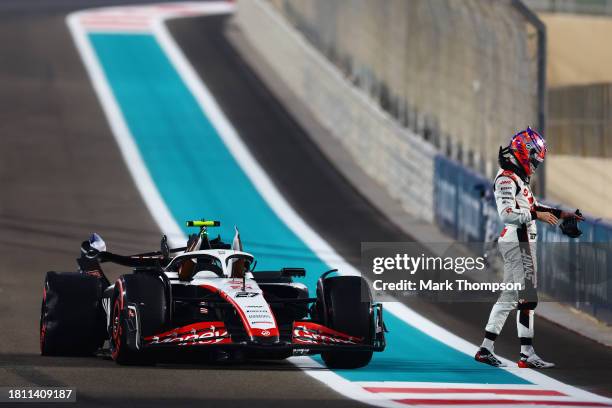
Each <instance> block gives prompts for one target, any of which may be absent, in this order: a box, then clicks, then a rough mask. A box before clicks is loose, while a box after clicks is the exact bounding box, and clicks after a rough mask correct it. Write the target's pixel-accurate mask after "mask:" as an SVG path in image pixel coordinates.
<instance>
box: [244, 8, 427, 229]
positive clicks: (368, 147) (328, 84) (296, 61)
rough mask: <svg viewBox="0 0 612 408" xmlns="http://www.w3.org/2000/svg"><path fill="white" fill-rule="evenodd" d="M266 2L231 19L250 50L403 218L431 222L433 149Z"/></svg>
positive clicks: (245, 9) (246, 9)
mask: <svg viewBox="0 0 612 408" xmlns="http://www.w3.org/2000/svg"><path fill="white" fill-rule="evenodd" d="M277 13H278V12H277V11H276V10H275V9H274V8H273V7H272V6H271V5H270V4H269V3H268V2H266V1H262V0H241V1H239V2H238V12H237V14H236V20H237V22H238V24H239V25H240V27H241V29H242V30H243V31H244V32H245V34H246V35H247V37H248V38H249V40H250V41H251V43H252V45H253V46H254V47H255V48H256V49H257V50H258V52H259V53H260V54H262V56H263V57H264V58H266V60H267V61H268V63H269V64H270V65H271V66H272V67H273V69H274V70H275V71H276V73H277V74H278V75H279V76H280V77H281V79H282V80H283V81H284V82H285V83H286V84H287V86H288V87H289V88H290V89H291V90H292V91H293V92H294V93H295V94H296V95H297V96H298V97H299V98H301V99H302V100H303V101H305V102H306V104H307V105H308V106H309V107H310V109H311V111H312V112H313V114H314V116H315V117H316V118H317V119H318V120H319V121H320V122H321V124H323V125H324V126H326V127H327V128H328V129H329V130H330V133H331V134H332V135H333V136H334V137H335V138H337V139H338V140H339V141H340V142H341V143H342V144H343V146H344V147H345V148H346V149H347V150H348V151H349V153H350V154H351V155H352V156H353V158H354V159H355V161H356V162H357V164H358V165H359V166H360V167H361V168H362V169H363V170H364V171H365V173H366V174H368V175H369V176H370V177H372V178H373V179H375V180H376V181H377V182H378V183H380V184H381V185H382V186H383V187H384V188H386V189H387V190H388V192H389V193H390V194H391V196H392V197H394V198H395V199H397V200H399V201H400V202H401V204H402V206H403V207H404V208H405V209H406V211H408V212H409V213H411V214H413V215H415V216H417V217H419V218H422V219H424V220H427V221H430V222H431V221H433V219H434V216H433V208H434V205H433V204H434V203H433V190H434V188H433V176H434V158H435V156H436V149H435V148H434V147H433V146H432V145H430V144H429V143H427V142H426V141H424V140H423V139H422V138H420V137H419V136H417V135H415V134H414V133H412V132H411V131H410V130H408V129H406V128H403V127H401V126H400V125H399V124H398V123H397V122H395V121H394V120H393V119H392V118H391V117H390V116H389V115H388V113H387V112H385V111H383V110H381V109H380V108H379V107H378V106H377V105H376V104H375V103H373V101H372V100H370V99H368V97H367V96H366V95H364V94H363V93H361V92H360V91H359V90H357V89H356V88H355V87H354V86H353V84H352V83H351V82H350V81H349V80H348V78H346V77H345V76H344V75H343V74H342V73H341V72H340V71H339V70H338V69H337V68H336V67H335V66H334V65H333V64H332V63H330V62H329V61H328V60H326V59H325V58H324V57H323V56H322V55H321V54H319V52H318V51H317V50H315V49H314V48H313V47H312V46H311V45H310V44H309V43H308V42H307V41H306V40H305V39H304V38H303V37H302V36H301V34H300V33H298V32H297V31H296V30H295V29H294V28H293V27H291V26H289V25H288V24H287V23H286V22H285V21H284V20H283V18H282V17H281V16H279V15H278V14H277Z"/></svg>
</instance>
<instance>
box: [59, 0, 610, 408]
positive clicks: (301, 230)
mask: <svg viewBox="0 0 612 408" xmlns="http://www.w3.org/2000/svg"><path fill="white" fill-rule="evenodd" d="M208 4H209V5H211V7H210V10H207V9H206V7H204V6H203V7H201V8H200V10H199V11H200V12H201V13H202V14H219V13H229V12H231V11H232V10H233V5H231V4H229V3H208ZM79 13H80V12H77V13H72V14H70V15H69V16H68V17H67V23H68V26H69V28H70V31H71V33H72V37H73V38H74V41H75V44H76V46H77V49H78V51H79V52H80V54H81V56H82V58H83V62H84V64H85V67H86V69H87V72H88V73H89V76H90V79H91V81H92V83H93V85H94V89H95V91H96V93H97V95H98V97H99V98H100V102H101V103H102V107H103V110H104V112H105V114H106V117H107V120H108V121H109V124H110V126H111V129H112V131H113V134H114V136H115V139H116V140H117V143H118V145H119V148H120V150H121V153H122V156H123V158H124V161H125V162H126V164H127V166H128V169H129V171H130V173H131V175H132V178H133V179H134V182H135V184H136V186H137V187H138V190H139V192H140V194H141V195H142V197H143V200H144V201H145V203H146V205H147V208H148V209H149V211H150V213H151V214H152V216H153V218H154V219H155V221H156V222H157V224H158V226H159V228H160V230H161V231H165V232H166V233H167V234H168V237H169V239H170V240H171V242H172V243H173V244H174V245H180V244H182V241H184V238H185V237H184V234H183V232H182V231H181V229H180V228H179V226H178V224H177V223H176V221H175V220H174V218H173V217H172V214H171V213H170V211H169V209H168V208H167V206H166V204H165V203H164V201H163V199H162V197H161V195H160V194H159V191H158V190H157V188H156V186H155V183H154V182H153V180H152V178H151V176H150V174H149V173H148V170H147V168H146V166H145V164H144V162H143V160H142V157H141V156H140V153H139V151H138V148H137V146H136V144H135V143H134V139H133V137H132V135H131V134H130V131H129V129H128V127H127V125H126V123H125V119H124V118H123V115H122V114H121V110H120V108H119V105H118V103H117V101H116V100H115V98H114V96H113V94H112V91H111V89H110V86H109V84H108V82H107V81H106V78H105V76H104V73H103V71H102V68H101V65H100V62H99V61H98V59H97V57H96V55H95V52H94V50H93V48H92V46H91V43H90V42H89V40H88V38H87V32H86V30H85V29H84V28H83V27H82V26H81V24H80V22H79V18H78V16H79ZM169 18H177V16H175V15H167V16H164V15H156V16H155V18H154V21H153V24H152V33H153V35H154V36H155V37H156V38H157V40H158V42H159V44H160V46H161V47H162V49H163V50H164V51H165V52H166V53H167V55H168V57H169V59H170V60H171V62H172V64H173V65H174V67H175V68H176V70H177V72H178V74H179V76H180V77H181V78H182V80H183V81H184V83H185V85H186V86H187V87H188V89H189V90H190V91H191V92H192V94H193V95H194V97H195V99H196V100H197V102H198V104H199V105H200V108H201V109H202V112H203V114H204V115H205V116H206V117H207V118H208V119H209V120H210V121H211V122H212V123H213V125H214V127H215V129H216V130H217V132H218V133H219V136H220V137H221V139H222V140H223V142H224V144H225V145H226V146H227V148H228V149H229V151H230V152H231V153H232V155H233V156H234V158H235V159H236V161H237V163H239V165H240V166H241V168H242V170H243V171H244V172H245V174H246V175H247V176H248V177H249V179H250V180H251V182H252V183H253V185H254V186H255V188H256V189H257V191H258V192H259V193H260V194H261V196H262V197H263V198H264V200H265V201H266V202H267V204H268V205H269V206H270V208H271V209H272V210H273V211H274V212H275V213H276V215H277V216H278V217H279V218H280V219H281V220H282V221H283V222H284V223H285V224H286V225H287V226H288V227H289V228H290V229H291V230H292V231H293V233H294V234H296V236H298V237H299V238H300V239H301V240H302V241H303V242H304V243H305V244H306V245H307V246H308V247H309V248H310V249H311V250H312V251H313V252H314V253H315V254H318V255H319V254H325V256H324V257H322V259H329V257H330V255H331V257H332V258H334V262H330V263H332V264H333V266H334V267H336V268H338V269H339V270H341V271H342V272H343V273H344V274H351V275H355V274H357V275H358V274H359V272H358V271H357V270H356V269H355V268H354V267H353V266H352V265H350V264H349V263H348V262H346V260H344V259H343V258H342V257H341V256H340V255H339V254H337V253H336V251H335V250H334V249H333V248H332V247H331V246H330V245H329V244H328V243H327V242H326V241H325V240H324V239H323V238H322V237H321V236H320V235H319V234H317V233H316V232H315V231H314V230H313V229H312V228H310V226H309V225H308V224H307V223H306V222H305V221H304V220H303V219H302V218H301V217H300V216H299V215H298V214H297V212H296V211H295V210H294V209H293V208H292V207H291V206H290V205H289V203H288V202H287V201H286V200H285V198H284V197H283V196H282V195H281V194H280V192H279V191H278V189H277V188H276V187H275V186H274V184H273V182H272V180H271V179H270V178H269V177H268V175H267V174H266V173H265V172H264V170H263V169H262V168H261V166H260V165H259V163H258V162H257V161H256V160H255V159H254V158H253V156H252V155H251V153H250V151H249V150H248V148H247V147H246V146H245V144H244V143H243V142H242V140H241V139H240V137H239V136H238V133H237V132H236V130H235V128H234V127H233V126H232V124H231V123H230V122H229V121H228V120H227V118H226V117H225V115H224V114H223V112H222V111H221V109H220V108H219V106H218V104H217V103H216V101H215V99H214V97H213V96H212V94H211V93H210V91H209V90H208V88H207V87H206V86H205V84H203V83H202V81H201V80H200V78H199V77H198V75H197V73H196V72H195V70H194V68H193V67H192V66H191V64H190V63H189V61H188V60H187V58H186V57H185V55H184V54H183V52H182V51H181V49H180V48H179V47H178V45H177V44H176V42H175V41H174V39H173V38H172V36H171V35H170V33H169V32H168V29H167V27H166V25H165V21H166V20H167V19H169ZM385 308H386V309H387V311H389V312H390V313H392V314H394V315H395V316H397V317H398V318H399V319H401V320H403V321H404V322H406V323H408V324H409V325H411V326H413V327H416V328H418V329H419V330H421V331H423V332H424V333H426V334H428V335H429V336H431V337H433V338H435V339H437V340H439V341H441V342H442V343H444V344H445V345H447V346H448V347H451V348H454V349H456V350H459V351H461V352H463V353H465V354H467V355H470V356H471V355H473V354H474V352H475V351H476V349H477V347H476V346H475V345H473V344H470V343H469V342H467V341H466V340H464V339H463V338H461V337H458V336H456V335H455V334H453V333H450V332H449V331H448V330H446V329H444V328H442V327H440V326H438V325H436V324H435V323H433V322H432V321H430V320H429V319H426V318H425V317H423V316H421V315H419V314H418V313H416V312H414V311H413V310H411V309H409V308H408V307H407V306H405V305H403V304H401V303H399V302H392V303H386V304H385ZM291 361H292V362H293V363H294V364H296V365H297V366H298V367H300V368H303V369H304V370H305V372H306V373H307V374H308V375H310V376H311V377H314V378H316V379H317V380H319V381H321V382H323V383H325V384H327V385H329V386H330V387H332V388H333V389H334V390H336V391H337V392H339V393H341V394H343V395H345V396H347V397H349V398H353V399H356V400H359V401H367V402H369V403H371V404H374V405H378V406H385V407H391V406H393V407H398V406H404V405H403V404H398V403H395V402H393V401H388V400H387V401H385V400H380V399H378V398H381V397H380V396H376V395H373V394H372V393H369V392H367V391H365V390H363V389H362V388H361V387H360V386H359V385H358V384H357V383H355V382H351V381H348V380H346V379H344V378H343V377H341V376H339V375H337V374H336V373H334V372H333V371H329V370H325V369H323V367H322V366H320V365H319V364H318V363H317V362H316V361H314V360H313V359H310V358H292V359H291ZM505 361H506V362H507V363H509V364H510V365H512V366H514V364H515V362H513V361H508V360H505ZM505 369H506V370H507V371H510V372H512V373H513V374H515V375H516V376H518V377H521V378H523V379H525V380H527V381H530V382H533V383H535V384H538V385H540V386H544V387H546V388H549V389H555V390H558V391H562V392H564V393H566V394H568V395H572V396H574V397H577V398H584V399H589V400H592V401H601V402H606V403H610V402H612V401H611V400H609V399H607V398H604V397H601V396H599V395H596V394H593V393H590V392H587V391H584V390H581V389H579V388H576V387H574V386H571V385H567V384H564V383H562V382H560V381H557V380H555V379H553V378H550V377H548V376H546V375H543V374H541V373H539V372H536V371H534V370H529V369H518V368H505Z"/></svg>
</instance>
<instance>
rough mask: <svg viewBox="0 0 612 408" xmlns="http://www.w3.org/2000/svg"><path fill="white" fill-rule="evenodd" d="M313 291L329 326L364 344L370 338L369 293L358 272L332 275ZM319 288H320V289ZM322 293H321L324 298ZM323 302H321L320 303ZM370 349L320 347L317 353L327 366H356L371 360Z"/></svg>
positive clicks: (369, 341) (371, 353)
mask: <svg viewBox="0 0 612 408" xmlns="http://www.w3.org/2000/svg"><path fill="white" fill-rule="evenodd" d="M322 285H323V287H322V288H320V289H319V290H318V291H317V297H319V298H320V299H319V300H318V301H317V303H318V304H319V305H318V306H319V310H320V313H321V314H323V316H320V318H322V319H324V321H325V322H326V324H327V326H328V327H329V328H331V329H334V330H337V331H339V332H342V333H346V334H349V335H351V336H354V337H361V338H362V339H363V342H364V343H365V344H371V341H372V324H371V321H372V316H371V306H372V300H371V294H370V291H369V289H368V286H367V284H366V282H365V281H364V280H363V278H361V277H360V276H334V277H331V278H327V279H324V280H323V282H322ZM321 289H322V290H321ZM322 297H324V298H325V299H324V302H323V299H322ZM323 305H324V306H323ZM373 354H374V352H373V351H340V350H333V351H324V352H322V353H321V357H322V358H323V361H324V362H325V365H326V366H327V367H329V368H360V367H364V366H366V365H368V364H369V363H370V360H372V355H373Z"/></svg>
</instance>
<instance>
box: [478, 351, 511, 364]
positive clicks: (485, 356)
mask: <svg viewBox="0 0 612 408" xmlns="http://www.w3.org/2000/svg"><path fill="white" fill-rule="evenodd" d="M474 360H476V361H478V362H479V363H484V364H489V365H492V366H493V367H505V366H506V364H505V363H503V362H502V361H501V360H500V359H498V358H497V357H495V354H493V353H492V352H490V351H489V350H488V349H486V348H484V347H481V348H480V350H478V352H477V353H476V355H475V356H474Z"/></svg>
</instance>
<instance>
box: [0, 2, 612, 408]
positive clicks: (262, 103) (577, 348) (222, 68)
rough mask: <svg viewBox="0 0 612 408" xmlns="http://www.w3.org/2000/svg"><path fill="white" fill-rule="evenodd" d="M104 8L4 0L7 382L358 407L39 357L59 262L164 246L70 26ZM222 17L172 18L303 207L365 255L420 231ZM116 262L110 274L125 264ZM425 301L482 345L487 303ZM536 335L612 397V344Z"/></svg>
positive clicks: (302, 383)
mask: <svg viewBox="0 0 612 408" xmlns="http://www.w3.org/2000/svg"><path fill="white" fill-rule="evenodd" d="M101 3H102V2H99V4H101ZM109 3H111V2H108V1H107V2H103V4H105V5H107V4H109ZM112 3H120V2H112ZM130 3H135V2H134V1H131V2H130ZM94 5H96V3H94V2H87V3H85V2H82V1H78V2H77V1H72V2H70V1H54V2H43V1H9V2H3V3H2V5H0V38H3V39H5V40H3V41H1V42H0V55H2V57H3V62H2V64H0V89H2V92H1V93H0V106H1V107H2V109H1V110H0V112H2V121H1V122H0V126H1V129H2V130H1V132H2V149H0V183H1V186H2V195H1V198H0V254H1V255H2V256H0V328H2V334H1V335H0V386H25V385H49V386H51V385H54V386H71V387H76V388H77V393H78V399H79V402H80V403H82V404H86V405H89V406H109V405H118V406H120V405H130V406H156V405H163V406H168V405H194V404H196V403H198V404H202V403H203V402H206V403H207V404H210V406H224V407H231V406H245V405H247V404H248V405H251V406H264V405H266V406H269V405H271V404H277V405H278V404H279V402H282V403H283V404H282V405H289V404H291V405H292V406H311V405H312V404H313V403H316V404H325V405H326V406H333V407H341V406H357V405H358V404H357V403H356V402H355V401H349V400H346V399H344V398H342V397H341V396H339V395H338V394H337V393H335V392H334V391H332V390H331V389H329V388H327V387H326V386H325V385H323V384H321V383H320V382H318V381H317V380H314V379H312V378H310V377H308V376H306V375H305V374H304V373H302V372H301V371H300V370H297V369H296V368H294V367H293V366H291V365H289V364H285V363H267V364H249V365H237V366H235V365H230V366H227V365H222V366H218V365H217V366H211V365H179V364H175V365H162V366H158V367H144V368H143V367H118V366H117V365H115V363H113V362H112V361H109V360H105V359H101V358H97V359H96V358H42V357H40V356H39V355H38V316H39V311H40V298H41V292H42V281H43V277H44V273H45V272H46V271H47V270H49V269H55V270H73V269H74V258H75V257H76V256H77V252H78V245H79V243H80V241H82V240H83V239H84V238H85V237H86V236H87V235H88V234H89V233H90V232H92V231H98V232H100V233H102V234H103V235H104V236H105V239H106V240H107V242H108V243H109V244H111V245H112V249H113V250H115V251H117V252H133V251H140V250H142V249H147V248H155V247H156V246H157V245H158V242H159V231H158V228H157V226H156V225H155V223H154V222H153V220H152V218H151V216H150V214H149V213H148V211H147V209H146V208H145V206H144V203H143V202H142V199H141V198H140V195H139V194H138V192H137V191H136V189H135V186H134V184H133V182H132V180H131V178H130V176H129V174H128V172H127V169H126V167H125V164H124V163H123V161H122V159H121V156H120V153H119V151H118V148H117V146H116V144H115V140H114V138H113V136H112V135H111V133H110V130H109V127H108V125H107V123H106V120H105V119H104V116H103V114H102V111H101V109H100V106H99V103H98V100H97V98H96V96H95V94H94V92H93V89H92V87H91V84H90V82H89V79H88V77H87V76H86V74H85V70H84V68H83V65H82V63H81V60H80V58H79V56H78V54H77V52H76V50H75V48H74V46H73V44H72V39H71V37H70V35H69V33H68V29H67V27H66V24H65V21H64V18H65V15H66V14H67V13H68V12H69V11H72V10H74V9H81V8H84V7H88V6H94ZM224 21H225V19H224V18H216V17H207V18H205V19H199V18H195V19H185V20H176V21H174V22H172V23H171V24H170V26H171V30H172V33H173V34H174V35H175V36H176V38H177V40H178V41H179V43H180V45H181V46H182V47H183V48H184V50H185V51H186V53H187V55H188V57H189V58H190V60H191V61H192V63H193V64H194V65H195V66H196V68H197V69H198V72H199V73H200V75H201V76H202V77H203V79H204V80H205V81H206V83H207V85H208V86H209V87H210V89H211V91H212V92H213V94H214V95H215V97H216V98H217V100H218V102H219V103H220V104H221V106H222V108H223V109H224V111H225V113H226V115H227V116H228V117H229V119H230V120H231V121H232V122H233V123H234V124H235V126H236V127H237V128H238V130H239V132H240V134H241V135H242V136H243V137H244V138H245V142H246V143H247V144H248V145H249V147H250V148H251V149H252V151H253V153H254V155H255V156H256V158H257V159H258V160H259V161H260V163H261V164H262V165H263V166H264V168H265V169H266V170H267V171H268V173H269V174H270V175H271V176H272V178H273V179H274V181H275V182H276V183H277V186H278V187H279V188H280V190H281V191H282V192H283V193H284V194H285V195H286V196H287V198H288V200H289V201H290V203H291V204H292V205H294V206H295V207H296V208H297V209H298V210H299V211H300V213H301V215H302V216H303V217H304V218H305V219H306V220H307V221H309V222H310V223H312V225H313V226H314V228H315V229H316V230H318V231H319V232H321V233H322V235H323V236H324V237H325V238H327V239H328V240H329V241H330V243H331V244H333V245H334V246H335V247H336V248H337V249H338V251H339V252H340V253H341V254H342V255H344V256H346V257H347V258H348V259H351V260H355V259H357V257H358V251H359V242H360V241H362V240H364V241H366V240H369V241H374V240H381V239H384V240H410V237H406V236H404V235H402V234H401V233H400V232H399V231H398V230H397V229H396V228H394V227H393V225H391V224H390V223H389V222H388V221H387V220H386V219H385V218H384V216H382V215H381V214H379V213H377V212H375V211H374V210H373V209H372V207H371V206H370V205H369V203H368V202H367V201H365V200H364V199H363V198H362V197H361V196H360V195H359V194H357V192H356V191H355V190H354V189H352V188H351V187H350V186H349V185H347V183H346V181H345V180H344V179H343V178H342V177H341V176H340V175H339V174H338V173H337V172H336V171H335V169H334V168H333V166H332V165H331V164H330V163H328V162H326V161H325V160H324V159H322V157H321V155H320V153H319V152H318V151H317V149H316V147H315V146H314V145H313V144H312V143H311V142H310V140H309V139H308V137H307V135H305V134H304V132H303V131H302V130H301V129H300V127H299V126H297V124H296V123H295V122H294V121H293V120H292V119H291V118H290V117H289V116H288V115H287V114H286V112H285V111H284V110H283V108H282V106H280V105H279V104H278V103H277V102H276V101H275V100H274V98H273V97H272V96H271V95H270V93H269V92H268V91H267V90H266V89H265V87H263V86H262V84H261V83H260V82H259V81H258V80H257V78H256V77H255V76H254V75H253V74H252V72H251V71H250V70H249V68H248V67H246V66H245V64H244V63H243V62H242V60H241V59H240V57H239V56H238V55H237V54H236V53H235V51H234V50H233V49H232V48H231V46H230V45H229V43H228V42H227V40H226V39H225V37H224V35H223V34H222V29H223V25H224ZM6 39H10V40H8V41H7V40H6ZM322 197H324V198H325V199H321V198H322ZM315 198H316V199H315ZM106 271H107V273H108V275H109V277H110V278H111V279H112V278H114V277H116V276H117V275H118V274H119V273H120V269H117V268H115V269H107V270H106ZM411 306H412V307H414V308H415V309H417V310H418V311H420V312H422V313H424V314H425V315H426V316H428V317H429V318H431V319H432V320H434V321H436V322H438V323H440V324H442V325H443V326H445V327H446V328H448V329H450V330H451V331H454V332H455V333H457V334H459V335H461V336H463V337H465V338H467V339H468V340H470V341H473V342H478V341H479V340H480V335H481V331H482V325H483V323H484V321H485V319H486V315H487V313H488V310H487V309H486V308H485V307H482V305H463V306H461V308H459V309H458V307H457V305H439V304H438V305H436V304H420V303H417V304H411ZM512 326H513V325H512V324H510V325H509V326H508V327H507V328H506V331H507V332H506V333H504V336H503V338H502V339H501V340H500V342H499V345H498V351H500V352H501V354H503V355H506V356H508V357H514V355H515V350H516V343H515V339H514V336H513V333H512V330H515V329H512ZM509 328H510V329H511V330H508V329H509ZM537 330H538V337H537V341H538V343H537V346H538V348H539V349H540V350H543V351H542V354H544V353H546V354H545V355H546V357H548V358H550V359H551V360H553V361H556V362H557V363H558V364H560V365H561V367H562V368H560V369H558V370H555V371H552V372H550V374H551V375H552V376H554V377H556V378H559V379H561V380H563V381H566V382H568V383H570V384H574V385H578V386H581V387H583V388H586V389H589V390H592V391H595V392H598V393H602V394H606V393H607V394H608V395H609V393H610V390H609V388H610V382H611V381H610V374H609V373H610V368H611V367H612V357H611V353H610V351H609V349H606V348H604V347H602V346H598V345H597V344H596V343H593V342H590V341H588V340H585V339H583V338H581V337H579V336H576V335H573V334H571V333H569V332H567V331H566V330H563V329H561V328H558V327H556V326H554V325H552V324H547V323H544V322H539V324H538V327H537Z"/></svg>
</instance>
